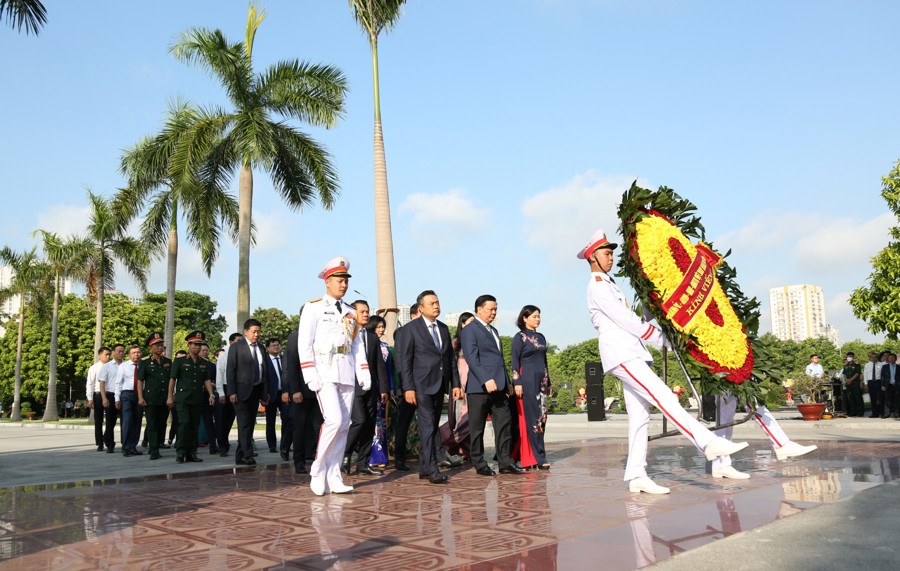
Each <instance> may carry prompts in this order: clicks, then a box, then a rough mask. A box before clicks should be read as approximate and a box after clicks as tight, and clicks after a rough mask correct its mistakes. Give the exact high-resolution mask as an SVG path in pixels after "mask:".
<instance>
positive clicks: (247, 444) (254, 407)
mask: <svg viewBox="0 0 900 571" xmlns="http://www.w3.org/2000/svg"><path fill="white" fill-rule="evenodd" d="M260 328H261V324H260V322H259V321H257V320H256V319H248V320H247V321H245V322H244V339H243V340H242V341H236V342H235V343H234V345H232V346H231V347H229V348H228V363H227V364H226V370H225V377H226V380H225V393H226V396H227V397H228V400H230V401H231V404H233V405H234V414H235V417H237V425H238V446H237V449H236V450H235V453H234V463H235V464H240V465H245V466H254V465H256V460H254V459H253V429H254V427H255V426H256V413H257V411H258V410H259V405H260V404H265V403H266V401H268V394H267V389H266V383H267V379H268V371H267V367H266V366H265V362H264V361H263V359H264V358H265V355H266V350H265V348H264V347H263V346H262V345H261V344H260V343H259V330H260Z"/></svg>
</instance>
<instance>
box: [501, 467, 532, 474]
mask: <svg viewBox="0 0 900 571" xmlns="http://www.w3.org/2000/svg"><path fill="white" fill-rule="evenodd" d="M526 471H527V470H523V469H522V468H519V467H518V466H507V467H506V468H500V473H501V474H524V473H525V472H526Z"/></svg>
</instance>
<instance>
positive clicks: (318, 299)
mask: <svg viewBox="0 0 900 571" xmlns="http://www.w3.org/2000/svg"><path fill="white" fill-rule="evenodd" d="M317 301H322V298H321V297H317V298H316V299H311V300H309V301H307V302H306V303H316V302H317Z"/></svg>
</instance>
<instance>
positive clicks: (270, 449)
mask: <svg viewBox="0 0 900 571" xmlns="http://www.w3.org/2000/svg"><path fill="white" fill-rule="evenodd" d="M276 452H278V450H276V449H275V448H269V453H271V454H275V453H276Z"/></svg>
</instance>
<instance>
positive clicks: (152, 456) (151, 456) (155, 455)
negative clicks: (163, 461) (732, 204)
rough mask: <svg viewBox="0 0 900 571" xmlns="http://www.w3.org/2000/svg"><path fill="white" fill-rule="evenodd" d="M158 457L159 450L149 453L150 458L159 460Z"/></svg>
mask: <svg viewBox="0 0 900 571" xmlns="http://www.w3.org/2000/svg"><path fill="white" fill-rule="evenodd" d="M160 458H161V456H160V455H159V452H154V453H153V454H151V455H150V459H151V460H159V459H160Z"/></svg>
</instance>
